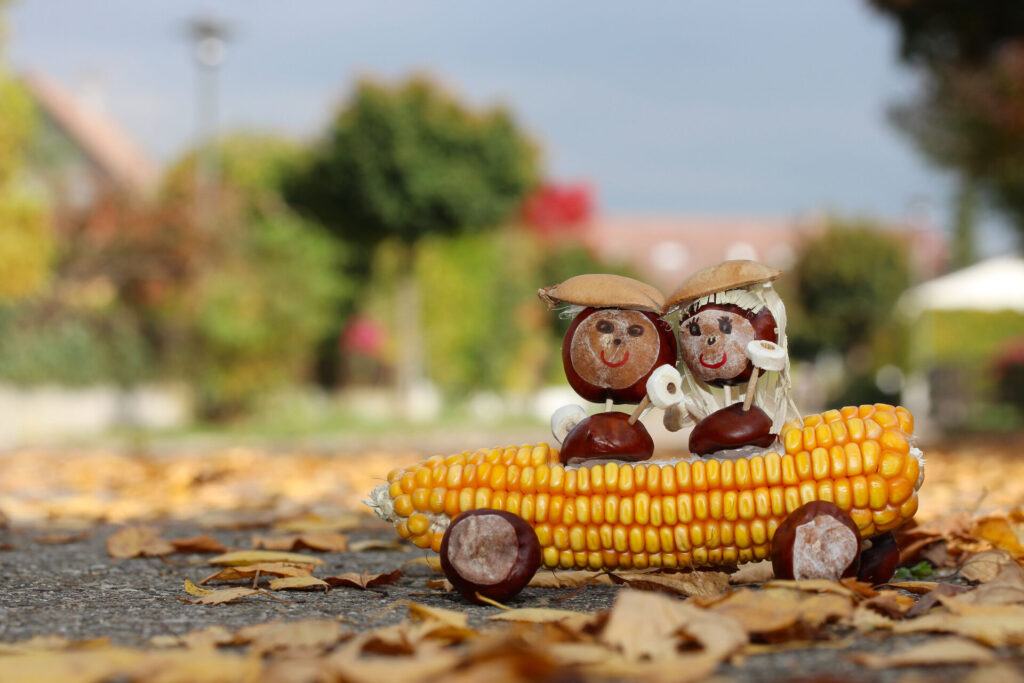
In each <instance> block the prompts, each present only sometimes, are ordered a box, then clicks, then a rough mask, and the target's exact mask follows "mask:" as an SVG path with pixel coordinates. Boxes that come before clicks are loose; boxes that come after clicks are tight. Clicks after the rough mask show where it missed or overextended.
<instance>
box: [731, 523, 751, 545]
mask: <svg viewBox="0 0 1024 683" xmlns="http://www.w3.org/2000/svg"><path fill="white" fill-rule="evenodd" d="M732 536H733V539H735V541H736V547H738V548H749V547H750V527H748V526H747V524H746V523H745V522H736V524H734V525H733V528H732Z"/></svg>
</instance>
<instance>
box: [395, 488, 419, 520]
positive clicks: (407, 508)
mask: <svg viewBox="0 0 1024 683" xmlns="http://www.w3.org/2000/svg"><path fill="white" fill-rule="evenodd" d="M394 507H395V512H397V513H398V514H400V515H401V516H402V517H408V516H409V515H411V514H412V513H413V512H414V511H415V509H416V508H415V507H414V506H413V504H412V496H410V495H409V494H408V493H403V494H402V495H400V496H399V497H398V498H395V502H394Z"/></svg>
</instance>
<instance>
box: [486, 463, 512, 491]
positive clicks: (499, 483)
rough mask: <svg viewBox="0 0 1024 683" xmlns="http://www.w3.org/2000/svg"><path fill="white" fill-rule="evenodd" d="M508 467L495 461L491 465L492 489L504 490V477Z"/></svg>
mask: <svg viewBox="0 0 1024 683" xmlns="http://www.w3.org/2000/svg"><path fill="white" fill-rule="evenodd" d="M507 470H508V468H507V467H505V466H504V465H502V464H499V463H495V464H494V465H492V466H491V476H490V482H489V483H490V486H491V489H492V490H494V491H504V490H505V485H506V484H505V477H506V472H507Z"/></svg>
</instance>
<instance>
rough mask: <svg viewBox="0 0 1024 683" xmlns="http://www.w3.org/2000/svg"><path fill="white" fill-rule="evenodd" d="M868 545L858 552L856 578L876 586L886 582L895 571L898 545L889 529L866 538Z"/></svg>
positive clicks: (898, 561) (898, 550)
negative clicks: (858, 560)
mask: <svg viewBox="0 0 1024 683" xmlns="http://www.w3.org/2000/svg"><path fill="white" fill-rule="evenodd" d="M868 540H869V541H870V543H871V545H870V547H868V548H867V549H866V550H864V551H863V552H862V553H861V554H860V571H858V572H857V579H858V580H860V581H865V582H867V583H870V584H871V585H872V586H877V585H878V584H880V583H886V582H887V581H888V580H889V579H891V578H892V575H893V574H895V573H896V567H897V566H898V565H899V563H900V547H899V545H897V543H896V536H894V535H893V533H892V532H891V531H887V532H885V533H884V534H879V535H878V536H873V537H872V538H870V539H868Z"/></svg>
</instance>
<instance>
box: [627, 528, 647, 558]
mask: <svg viewBox="0 0 1024 683" xmlns="http://www.w3.org/2000/svg"><path fill="white" fill-rule="evenodd" d="M643 550H644V531H643V529H641V528H640V527H638V526H631V527H629V552H631V553H640V552H643Z"/></svg>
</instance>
